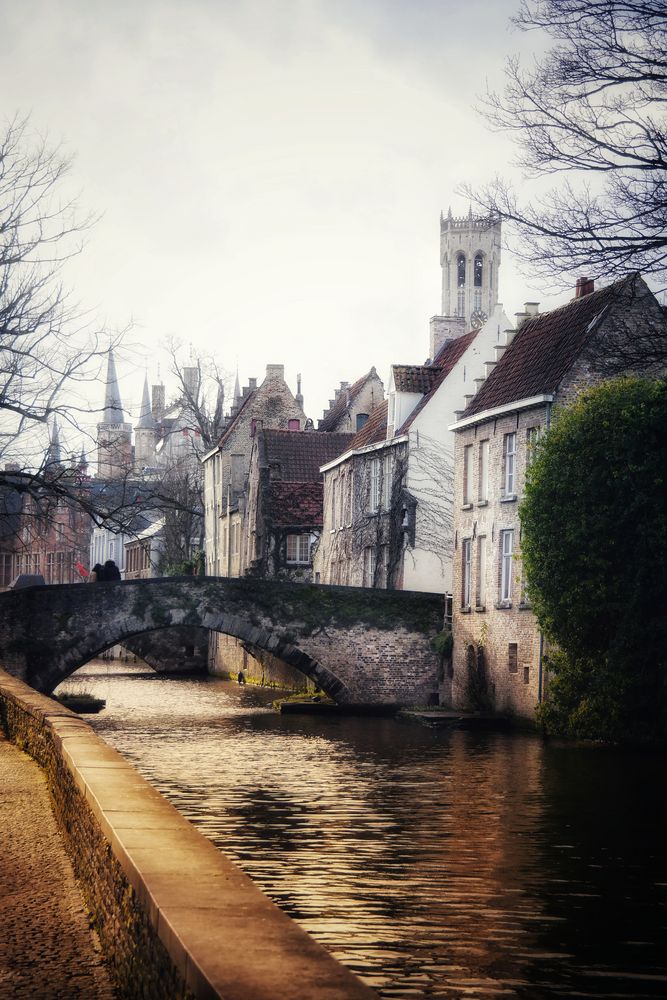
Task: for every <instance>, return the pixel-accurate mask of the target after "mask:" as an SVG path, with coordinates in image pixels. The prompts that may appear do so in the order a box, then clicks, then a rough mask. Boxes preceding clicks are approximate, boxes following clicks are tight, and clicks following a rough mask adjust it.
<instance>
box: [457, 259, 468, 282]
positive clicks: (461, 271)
mask: <svg viewBox="0 0 667 1000" xmlns="http://www.w3.org/2000/svg"><path fill="white" fill-rule="evenodd" d="M465 283H466V259H465V255H464V254H462V253H460V254H458V255H457V257H456V284H457V285H458V287H459V288H462V287H463V286H464V285H465Z"/></svg>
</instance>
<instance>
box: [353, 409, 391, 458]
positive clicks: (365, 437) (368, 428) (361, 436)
mask: <svg viewBox="0 0 667 1000" xmlns="http://www.w3.org/2000/svg"><path fill="white" fill-rule="evenodd" d="M388 413H389V402H388V400H386V399H385V400H383V401H382V402H381V403H380V405H379V406H376V407H375V409H374V410H372V411H371V413H370V415H369V417H368V420H367V421H366V423H365V424H364V426H363V427H362V428H361V430H360V431H357V433H356V434H355V435H354V437H353V438H352V441H351V443H350V444H349V445H348V446H347V450H348V451H351V450H352V449H353V448H365V447H366V445H369V444H377V442H378V441H384V439H385V438H386V436H387V414H388Z"/></svg>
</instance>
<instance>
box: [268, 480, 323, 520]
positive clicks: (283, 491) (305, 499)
mask: <svg viewBox="0 0 667 1000" xmlns="http://www.w3.org/2000/svg"><path fill="white" fill-rule="evenodd" d="M269 497H270V510H271V521H272V523H273V525H274V526H275V527H277V528H313V527H320V528H321V527H322V523H323V513H322V512H323V505H324V484H323V483H322V482H317V483H313V482H281V481H280V480H273V481H272V482H271V483H270V485H269Z"/></svg>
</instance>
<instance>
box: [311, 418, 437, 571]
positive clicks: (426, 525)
mask: <svg viewBox="0 0 667 1000" xmlns="http://www.w3.org/2000/svg"><path fill="white" fill-rule="evenodd" d="M408 448H409V450H408ZM452 470H453V463H452V459H451V455H449V454H448V453H447V451H446V449H445V447H444V446H443V444H442V443H441V442H439V441H436V440H435V439H433V438H430V437H428V436H426V435H423V434H417V433H414V434H413V435H412V436H411V439H410V443H409V446H408V443H407V442H400V443H398V444H396V445H392V446H389V444H388V447H386V448H383V449H382V450H381V451H376V452H366V453H361V454H357V455H355V456H354V457H353V458H352V459H351V462H350V467H349V468H348V470H347V471H346V472H345V473H344V474H343V477H342V481H343V482H344V483H345V485H341V478H340V477H339V480H338V482H339V486H338V489H339V491H340V489H343V490H344V491H345V494H346V495H343V496H341V495H340V493H338V495H337V496H336V498H335V501H334V502H335V505H336V507H337V510H336V512H335V513H334V514H333V517H334V523H335V524H336V526H337V528H338V530H336V531H334V533H333V534H331V533H330V534H329V535H328V536H327V537H326V538H325V543H324V549H323V554H322V559H323V570H324V574H325V578H326V579H327V580H329V581H330V582H337V583H351V582H353V581H354V580H363V581H364V585H366V586H372V587H382V588H384V587H386V588H388V589H394V588H400V587H401V586H402V579H403V568H404V564H405V561H406V560H407V559H415V557H416V552H417V550H422V551H427V552H430V553H431V554H433V555H435V556H436V557H437V559H438V560H439V561H440V564H441V566H444V565H445V564H446V562H447V561H448V560H449V559H450V558H451V552H452V539H453V534H452V532H453V518H452V502H453V479H452ZM329 502H331V501H329ZM343 567H344V569H343ZM341 574H342V575H343V576H346V577H347V578H346V579H341V578H340V577H341Z"/></svg>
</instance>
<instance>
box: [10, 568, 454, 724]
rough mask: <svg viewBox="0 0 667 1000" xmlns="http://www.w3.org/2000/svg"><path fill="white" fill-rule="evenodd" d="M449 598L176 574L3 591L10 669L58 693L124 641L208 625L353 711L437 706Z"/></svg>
mask: <svg viewBox="0 0 667 1000" xmlns="http://www.w3.org/2000/svg"><path fill="white" fill-rule="evenodd" d="M443 617H444V598H443V597H442V595H441V594H421V593H407V592H405V591H387V590H368V589H362V588H356V587H325V586H311V585H307V584H291V583H283V582H278V581H269V580H252V579H246V578H241V579H222V578H210V577H172V578H167V579H158V580H131V581H124V582H121V583H99V584H90V585H84V584H66V585H62V586H44V587H31V588H29V589H26V590H18V591H10V592H7V593H4V594H0V666H3V667H5V669H7V670H8V671H9V672H10V673H13V674H14V675H15V676H17V677H19V678H20V679H22V680H24V681H26V682H27V683H28V684H30V685H32V687H34V688H36V689H37V690H38V691H43V692H47V693H48V692H51V691H52V690H53V689H54V688H55V687H56V686H57V685H58V684H59V683H60V682H61V681H62V680H64V679H65V678H66V677H68V676H69V674H71V673H72V672H73V671H75V670H77V669H78V668H79V667H80V666H82V665H83V664H84V663H87V662H88V661H89V660H91V659H93V658H94V657H95V656H97V655H98V654H99V653H101V652H102V651H104V650H105V649H108V648H109V647H110V646H112V645H114V644H115V643H118V642H120V643H122V642H124V641H125V640H126V639H131V638H132V637H133V636H138V635H143V634H145V633H150V632H158V631H161V630H165V629H170V628H181V629H182V628H183V627H186V626H187V627H191V628H192V627H194V628H202V627H203V628H205V629H209V630H213V631H217V632H223V633H226V634H227V635H231V636H235V637H236V638H237V639H240V640H242V641H243V642H246V643H248V644H250V646H251V647H254V648H256V649H260V650H266V651H268V652H269V653H272V654H273V655H274V656H276V657H278V658H279V659H281V660H283V661H284V662H285V663H288V664H290V665H291V666H292V667H295V668H296V669H297V670H300V671H301V672H302V673H304V674H306V675H307V676H308V677H310V678H312V679H313V681H314V682H315V683H316V684H317V685H319V687H320V688H322V690H323V691H325V692H326V693H327V694H329V695H330V696H331V697H332V698H333V699H334V700H335V701H336V702H338V703H339V704H344V705H353V704H357V705H358V704H367V705H387V704H402V705H408V704H412V705H414V704H427V703H429V702H433V700H434V699H435V700H437V691H438V686H439V669H440V658H439V656H438V654H437V653H436V652H434V651H433V649H432V648H431V644H430V640H431V639H432V638H433V636H435V635H436V633H438V632H439V631H441V629H442V627H443Z"/></svg>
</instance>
